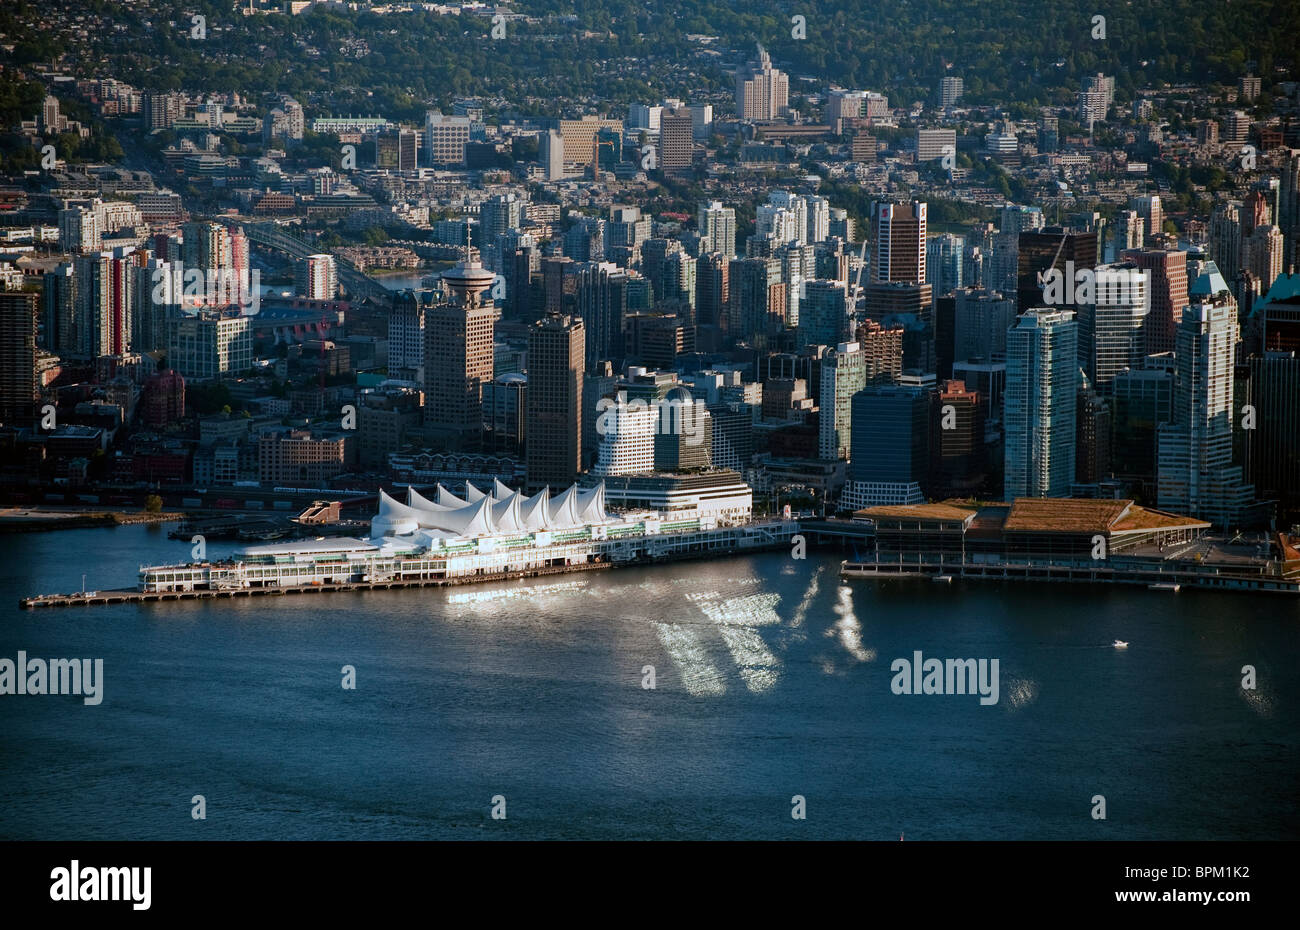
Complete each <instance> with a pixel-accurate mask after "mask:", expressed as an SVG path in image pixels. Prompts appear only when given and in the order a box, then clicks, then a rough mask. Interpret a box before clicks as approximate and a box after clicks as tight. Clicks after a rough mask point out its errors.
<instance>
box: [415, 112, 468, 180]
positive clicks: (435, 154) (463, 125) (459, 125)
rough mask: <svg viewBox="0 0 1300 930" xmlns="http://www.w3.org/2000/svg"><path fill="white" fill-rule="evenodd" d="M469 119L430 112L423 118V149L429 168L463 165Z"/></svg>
mask: <svg viewBox="0 0 1300 930" xmlns="http://www.w3.org/2000/svg"><path fill="white" fill-rule="evenodd" d="M469 129H470V119H469V118H468V117H465V116H446V115H444V114H442V113H440V112H438V111H437V110H430V111H429V112H428V113H426V114H425V117H424V148H425V151H426V152H427V153H428V155H427V156H426V157H427V159H428V162H429V164H430V165H431V166H434V167H439V166H445V165H463V164H465V146H467V145H468V144H469Z"/></svg>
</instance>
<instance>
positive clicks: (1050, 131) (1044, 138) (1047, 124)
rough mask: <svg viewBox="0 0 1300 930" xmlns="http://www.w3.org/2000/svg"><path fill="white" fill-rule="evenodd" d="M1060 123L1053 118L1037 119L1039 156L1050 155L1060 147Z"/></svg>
mask: <svg viewBox="0 0 1300 930" xmlns="http://www.w3.org/2000/svg"><path fill="white" fill-rule="evenodd" d="M1060 123H1061V121H1060V120H1059V119H1058V118H1057V117H1055V116H1040V117H1039V118H1038V152H1039V154H1040V155H1046V154H1050V153H1052V152H1055V151H1056V150H1057V149H1059V148H1060V147H1061V131H1060Z"/></svg>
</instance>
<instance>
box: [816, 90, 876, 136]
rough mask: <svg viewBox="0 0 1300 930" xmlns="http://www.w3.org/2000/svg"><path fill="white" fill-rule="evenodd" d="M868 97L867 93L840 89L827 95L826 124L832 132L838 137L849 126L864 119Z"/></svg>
mask: <svg viewBox="0 0 1300 930" xmlns="http://www.w3.org/2000/svg"><path fill="white" fill-rule="evenodd" d="M866 96H867V95H866V92H865V91H861V90H840V89H835V90H832V91H831V92H830V93H829V94H828V95H827V97H826V122H827V123H828V124H829V125H830V127H831V132H833V133H834V134H835V135H837V136H838V135H840V134H841V133H843V132H844V130H845V128H846V126H847V125H849V124H851V123H854V122H856V121H857V120H858V119H860V118H861V117H862V115H863V113H862V108H863V104H864V102H865V101H866Z"/></svg>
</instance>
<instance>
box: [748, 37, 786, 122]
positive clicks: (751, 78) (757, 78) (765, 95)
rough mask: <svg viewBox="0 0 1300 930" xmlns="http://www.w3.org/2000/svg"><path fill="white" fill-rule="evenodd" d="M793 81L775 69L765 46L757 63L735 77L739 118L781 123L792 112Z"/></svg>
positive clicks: (759, 48) (754, 62) (753, 62)
mask: <svg viewBox="0 0 1300 930" xmlns="http://www.w3.org/2000/svg"><path fill="white" fill-rule="evenodd" d="M789 94H790V79H789V77H788V76H787V75H786V74H784V73H783V72H781V71H779V70H777V69H776V68H773V67H772V57H771V56H770V55H769V54H768V53H767V50H766V49H765V48H763V46H762V45H760V46H758V60H757V61H752V62H750V63H749V64H748V65H747V66H746V67H744V68H741V69H740V71H739V72H737V74H736V116H737V117H738V118H739V119H741V120H750V121H765V120H775V119H780V118H782V117H783V116H785V115H786V113H787V112H788V110H789V106H788V103H789Z"/></svg>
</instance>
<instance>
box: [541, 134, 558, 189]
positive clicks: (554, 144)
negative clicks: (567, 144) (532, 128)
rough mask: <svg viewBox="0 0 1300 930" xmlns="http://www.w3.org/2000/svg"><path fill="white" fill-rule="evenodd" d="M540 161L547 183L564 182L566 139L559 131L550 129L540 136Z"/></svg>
mask: <svg viewBox="0 0 1300 930" xmlns="http://www.w3.org/2000/svg"><path fill="white" fill-rule="evenodd" d="M538 140H539V143H538V153H537V158H538V161H539V162H541V165H542V176H543V177H544V178H545V179H546V180H547V181H562V180H564V139H563V138H562V137H561V136H560V131H559V130H558V129H548V130H546V131H545V132H543V133H542V134H541V135H540V136H538Z"/></svg>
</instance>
